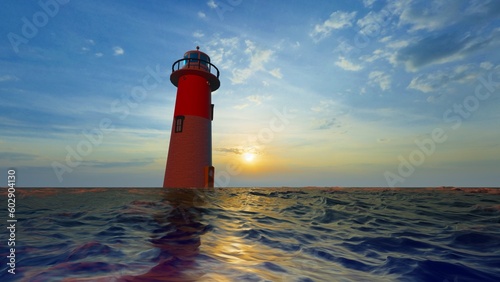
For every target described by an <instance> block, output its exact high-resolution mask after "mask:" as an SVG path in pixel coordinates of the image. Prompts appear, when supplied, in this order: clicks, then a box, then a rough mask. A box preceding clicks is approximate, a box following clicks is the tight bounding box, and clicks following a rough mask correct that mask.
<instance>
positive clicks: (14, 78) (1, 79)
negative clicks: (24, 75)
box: [0, 74, 19, 82]
mask: <svg viewBox="0 0 500 282" xmlns="http://www.w3.org/2000/svg"><path fill="white" fill-rule="evenodd" d="M18 80H19V78H18V77H17V76H15V75H10V74H7V75H2V76H0V82H4V81H18Z"/></svg>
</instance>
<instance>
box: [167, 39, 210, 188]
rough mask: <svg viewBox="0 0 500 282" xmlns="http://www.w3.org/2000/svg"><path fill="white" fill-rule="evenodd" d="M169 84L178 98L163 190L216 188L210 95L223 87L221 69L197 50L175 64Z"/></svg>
mask: <svg viewBox="0 0 500 282" xmlns="http://www.w3.org/2000/svg"><path fill="white" fill-rule="evenodd" d="M170 81H171V82H172V84H173V85H175V86H176V87H177V95H176V99H175V109H174V118H173V122H172V131H171V134H170V145H169V148H168V155H167V165H166V168H165V179H164V181H163V187H164V188H201V187H207V188H208V187H214V174H215V169H214V167H213V166H212V120H213V117H214V104H212V99H211V98H212V97H211V96H212V95H211V94H212V92H213V91H215V90H217V89H218V88H219V86H220V81H219V69H217V67H216V66H215V65H213V64H212V63H211V62H210V57H209V56H208V55H207V54H205V53H203V52H201V51H199V47H196V50H192V51H188V52H186V53H185V54H184V57H183V58H182V59H179V60H177V61H176V62H175V63H173V65H172V74H171V75H170Z"/></svg>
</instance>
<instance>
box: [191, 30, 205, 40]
mask: <svg viewBox="0 0 500 282" xmlns="http://www.w3.org/2000/svg"><path fill="white" fill-rule="evenodd" d="M203 36H205V34H203V33H202V32H201V31H195V32H193V37H195V38H202V37H203Z"/></svg>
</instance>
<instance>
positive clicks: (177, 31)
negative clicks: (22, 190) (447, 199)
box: [0, 0, 500, 187]
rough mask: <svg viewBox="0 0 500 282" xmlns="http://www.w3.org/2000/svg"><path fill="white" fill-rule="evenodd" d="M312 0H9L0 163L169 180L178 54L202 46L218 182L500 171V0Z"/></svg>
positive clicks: (407, 182) (395, 182) (93, 179)
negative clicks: (214, 82)
mask: <svg viewBox="0 0 500 282" xmlns="http://www.w3.org/2000/svg"><path fill="white" fill-rule="evenodd" d="M313 3H314V5H311V2H310V1H287V2H286V3H285V2H280V3H278V2H274V1H273V2H269V1H251V0H238V1H236V0H234V1H227V0H219V1H215V0H210V1H182V2H174V1H104V2H103V1H77V0H72V1H68V0H41V1H39V2H37V1H23V2H20V1H9V2H6V3H4V9H2V11H0V16H1V18H2V19H3V20H2V21H3V22H2V26H1V27H0V30H1V34H2V39H1V41H0V42H1V45H0V62H1V65H2V68H1V69H0V95H1V97H2V102H1V103H0V120H1V122H0V167H1V168H2V171H3V173H4V174H5V175H6V171H7V169H9V168H15V169H16V171H17V173H16V175H17V185H19V186H43V187H45V186H48V187H72V186H83V187H85V186H92V187H95V186H104V187H129V186H144V187H159V186H161V184H162V181H163V175H164V169H165V161H166V154H167V150H168V141H169V136H170V129H171V122H172V115H173V107H174V102H175V93H176V88H175V86H173V85H172V84H171V83H170V81H169V75H170V72H171V65H172V63H173V62H174V61H176V60H178V59H180V58H181V57H182V55H183V54H184V52H186V51H188V50H192V49H194V48H195V47H196V46H197V45H199V46H200V50H202V51H204V52H206V53H207V54H208V55H209V56H211V60H212V63H214V64H215V65H216V66H217V67H218V68H219V69H220V71H221V77H220V78H221V87H220V89H219V90H217V91H216V92H214V93H213V97H212V100H213V103H214V104H215V118H214V122H213V163H214V166H215V167H216V185H217V186H219V187H227V186H347V187H350V186H384V187H385V186H388V187H394V186H440V185H454V186H499V182H498V180H499V177H498V175H499V167H500V130H499V125H500V124H499V120H500V111H499V108H500V107H499V106H500V99H499V93H500V89H499V88H500V66H499V59H500V55H499V52H498V51H497V50H499V47H500V3H499V2H497V1H474V0H469V1H466V0H439V1H437V0H436V1H416V0H404V1H392V0H391V1H376V0H364V1H361V0H359V1H347V0H346V1H315V2H313Z"/></svg>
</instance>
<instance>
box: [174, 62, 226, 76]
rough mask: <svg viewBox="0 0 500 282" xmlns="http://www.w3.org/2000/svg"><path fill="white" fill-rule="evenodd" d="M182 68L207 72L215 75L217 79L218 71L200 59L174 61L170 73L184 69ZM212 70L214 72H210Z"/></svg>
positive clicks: (212, 65)
mask: <svg viewBox="0 0 500 282" xmlns="http://www.w3.org/2000/svg"><path fill="white" fill-rule="evenodd" d="M184 68H188V69H190V68H192V69H196V68H198V69H201V70H205V71H208V72H209V73H211V74H213V75H215V76H216V77H217V78H219V74H220V73H219V69H218V68H217V67H216V66H215V65H214V64H212V63H210V62H209V61H205V60H202V59H197V58H183V59H180V60H177V61H175V62H174V63H173V64H172V72H174V71H177V70H180V69H184ZM212 70H215V71H216V72H215V73H214V72H212Z"/></svg>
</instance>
